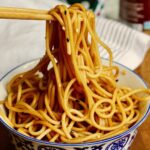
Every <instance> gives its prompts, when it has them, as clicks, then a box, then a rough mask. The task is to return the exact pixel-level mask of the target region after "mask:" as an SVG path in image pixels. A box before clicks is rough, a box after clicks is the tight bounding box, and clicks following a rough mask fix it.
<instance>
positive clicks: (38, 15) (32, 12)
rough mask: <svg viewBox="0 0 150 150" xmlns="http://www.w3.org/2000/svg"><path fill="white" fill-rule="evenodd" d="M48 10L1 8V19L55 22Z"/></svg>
mask: <svg viewBox="0 0 150 150" xmlns="http://www.w3.org/2000/svg"><path fill="white" fill-rule="evenodd" d="M48 12H49V11H47V10H36V9H26V8H12V7H0V18H1V19H22V20H54V17H53V16H51V15H49V14H48Z"/></svg>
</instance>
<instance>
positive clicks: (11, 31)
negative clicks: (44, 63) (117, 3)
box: [0, 0, 150, 78]
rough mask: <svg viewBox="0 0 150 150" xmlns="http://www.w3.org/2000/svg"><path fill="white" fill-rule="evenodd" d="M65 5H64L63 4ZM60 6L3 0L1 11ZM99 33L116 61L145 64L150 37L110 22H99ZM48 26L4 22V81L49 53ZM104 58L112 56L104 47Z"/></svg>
mask: <svg viewBox="0 0 150 150" xmlns="http://www.w3.org/2000/svg"><path fill="white" fill-rule="evenodd" d="M61 3H62V2H61ZM57 4H60V2H59V1H56V0H55V1H54V0H20V1H19V0H5V1H2V0H0V7H1V6H5V7H24V8H35V9H47V10H48V9H50V8H52V7H54V6H55V5H57ZM96 27H97V32H98V34H99V36H100V37H101V39H102V40H104V41H105V42H106V43H107V44H108V45H109V46H110V47H111V48H112V50H113V52H114V60H115V61H118V62H120V63H121V64H124V65H126V66H128V67H129V68H131V69H135V68H136V67H137V66H138V65H139V64H140V63H141V61H142V60H143V57H144V55H145V53H146V51H147V49H148V47H149V44H150V37H148V36H146V35H144V34H143V33H140V32H137V31H135V30H132V29H130V28H128V27H126V26H125V25H122V24H120V23H117V22H114V21H110V20H107V19H97V23H96ZM44 40H45V22H44V21H26V20H5V19H3V20H0V78H1V77H2V76H3V75H4V74H5V73H7V72H8V71H9V70H10V69H12V68H14V67H16V66H18V65H20V64H22V63H24V62H26V61H29V60H32V59H34V58H38V57H42V56H43V54H44V52H45V41H44ZM100 54H101V56H102V57H105V58H107V57H108V56H107V55H106V53H105V52H104V50H103V49H102V48H101V47H100Z"/></svg>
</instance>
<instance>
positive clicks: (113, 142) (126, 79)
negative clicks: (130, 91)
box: [0, 59, 150, 150]
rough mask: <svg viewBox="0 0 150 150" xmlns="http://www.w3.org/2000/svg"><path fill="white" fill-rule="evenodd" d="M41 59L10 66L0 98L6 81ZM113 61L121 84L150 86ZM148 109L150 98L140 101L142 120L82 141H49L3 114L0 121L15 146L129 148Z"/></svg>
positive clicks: (19, 149) (36, 149)
mask: <svg viewBox="0 0 150 150" xmlns="http://www.w3.org/2000/svg"><path fill="white" fill-rule="evenodd" d="M38 61H39V59H36V60H32V61H30V62H26V63H24V64H22V65H19V66H17V67H15V68H14V69H12V70H10V71H9V72H8V73H7V74H6V75H5V76H4V77H2V78H1V80H0V100H2V99H4V98H5V97H6V95H7V92H6V89H5V86H6V84H7V82H8V81H9V80H10V79H11V78H12V77H13V76H14V75H16V74H18V73H21V72H24V71H26V70H29V69H31V68H33V67H34V66H35V65H36V64H37V63H38ZM103 63H104V64H108V60H105V59H103ZM114 64H115V65H117V66H118V67H119V69H120V73H119V82H118V84H121V85H124V86H129V87H131V88H147V85H146V84H145V82H144V81H143V80H142V79H141V78H140V77H139V76H138V75H137V74H136V73H134V72H133V71H132V70H130V69H129V68H127V67H125V66H123V65H121V64H118V63H116V62H114ZM122 72H126V74H123V73H122ZM149 110H150V101H143V102H141V104H140V111H141V115H140V118H139V121H138V122H137V123H136V124H134V125H133V126H132V127H131V128H129V129H128V130H127V131H125V132H123V133H121V134H119V135H116V136H114V137H111V138H108V139H105V140H100V141H96V142H86V143H79V144H65V143H54V142H46V141H42V140H38V139H35V138H31V137H28V136H25V135H23V134H21V133H19V132H17V131H16V130H15V129H13V128H11V127H10V126H9V125H8V124H7V122H6V121H5V119H4V118H3V117H4V116H3V115H1V116H0V123H1V124H2V125H3V126H4V128H6V130H7V131H8V135H9V136H10V139H11V142H12V144H13V145H14V147H15V149H16V150H127V149H129V147H130V146H131V144H132V142H133V140H134V138H135V136H136V134H137V128H138V127H139V126H140V125H141V124H142V123H143V122H144V120H145V119H146V118H147V116H148V114H149ZM0 111H3V113H4V114H6V112H5V109H4V106H3V105H1V106H0Z"/></svg>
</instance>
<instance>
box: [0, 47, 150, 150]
mask: <svg viewBox="0 0 150 150" xmlns="http://www.w3.org/2000/svg"><path fill="white" fill-rule="evenodd" d="M135 71H136V72H137V73H138V74H139V75H140V76H141V77H142V78H143V79H144V80H145V81H146V82H147V83H148V85H149V86H150V49H149V51H148V52H147V54H146V56H145V59H144V61H143V63H142V64H141V65H140V66H139V67H138V68H137V69H136V70H135ZM0 150H12V148H11V145H10V141H9V140H8V135H7V133H6V131H5V130H4V129H3V127H2V126H1V125H0ZM131 150H150V115H149V117H148V118H147V120H146V121H145V122H144V123H143V124H142V125H141V126H140V127H139V129H138V134H137V136H136V138H135V141H134V142H133V144H132V146H131Z"/></svg>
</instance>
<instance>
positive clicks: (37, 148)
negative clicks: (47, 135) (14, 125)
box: [11, 130, 137, 150]
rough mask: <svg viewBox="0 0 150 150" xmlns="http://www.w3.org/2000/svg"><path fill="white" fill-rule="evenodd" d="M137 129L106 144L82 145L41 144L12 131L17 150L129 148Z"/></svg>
mask: <svg viewBox="0 0 150 150" xmlns="http://www.w3.org/2000/svg"><path fill="white" fill-rule="evenodd" d="M136 133H137V131H136V130H135V131H134V132H131V133H130V134H127V135H126V136H124V137H122V138H119V139H117V140H114V141H113V142H106V143H104V144H96V145H91V146H86V145H85V146H84V147H83V146H82V147H60V146H58V147H56V146H50V145H40V144H39V143H35V142H32V141H27V140H26V139H24V138H22V137H18V136H17V135H15V134H12V133H11V140H12V143H13V144H14V147H15V149H16V150H128V149H129V147H130V145H131V143H132V142H133V140H134V138H135V136H136Z"/></svg>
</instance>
